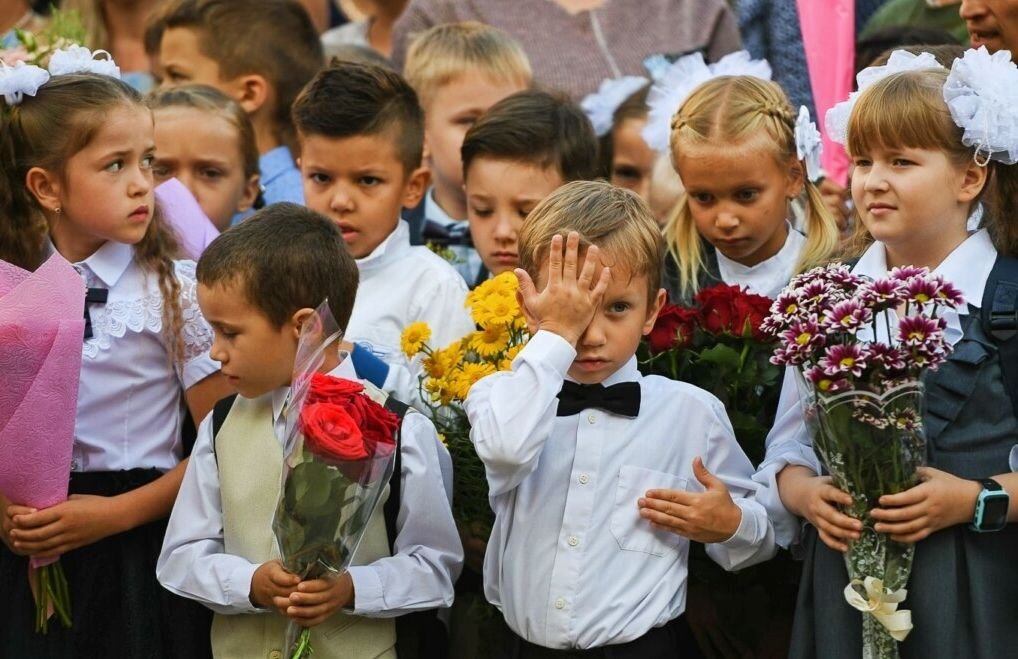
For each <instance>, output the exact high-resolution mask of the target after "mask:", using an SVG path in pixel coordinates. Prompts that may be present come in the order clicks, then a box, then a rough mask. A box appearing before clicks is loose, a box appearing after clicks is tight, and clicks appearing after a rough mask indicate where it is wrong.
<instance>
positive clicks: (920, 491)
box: [878, 484, 929, 508]
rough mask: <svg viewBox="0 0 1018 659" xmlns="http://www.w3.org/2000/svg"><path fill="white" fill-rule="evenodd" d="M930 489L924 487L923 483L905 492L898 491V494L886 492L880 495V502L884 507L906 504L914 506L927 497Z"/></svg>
mask: <svg viewBox="0 0 1018 659" xmlns="http://www.w3.org/2000/svg"><path fill="white" fill-rule="evenodd" d="M928 490H929V488H928V487H924V486H923V484H919V485H916V486H915V487H913V488H910V489H907V490H905V491H904V492H898V493H897V494H885V495H884V496H882V497H880V499H879V501H878V503H879V504H880V506H881V507H883V508H902V507H904V506H912V505H915V504H917V503H919V502H921V501H923V500H924V499H926V495H927V491H928Z"/></svg>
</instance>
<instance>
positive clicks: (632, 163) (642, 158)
mask: <svg viewBox="0 0 1018 659" xmlns="http://www.w3.org/2000/svg"><path fill="white" fill-rule="evenodd" d="M649 91H650V82H649V81H648V80H647V79H646V78H641V77H639V76H625V77H622V78H615V79H610V80H605V81H604V82H602V83H601V86H600V87H599V88H598V90H597V91H596V92H595V93H593V94H590V95H588V96H587V97H585V98H584V99H583V101H582V102H581V103H580V107H581V108H583V111H584V112H585V113H586V114H587V117H588V118H589V119H590V122H591V124H592V125H593V126H594V132H595V133H596V134H597V138H598V147H599V149H598V153H599V155H600V161H601V171H602V172H603V173H604V175H605V176H606V178H608V180H609V181H611V184H612V185H617V186H619V187H621V188H627V189H629V190H632V191H633V192H635V193H636V194H638V195H640V197H642V198H643V200H644V201H648V200H649V198H650V182H651V173H652V170H653V168H654V160H655V154H654V151H653V150H651V148H650V147H649V146H647V143H646V142H645V141H644V139H643V135H642V134H641V133H642V132H643V129H644V127H645V126H646V125H647V112H648V108H647V93H648V92H649Z"/></svg>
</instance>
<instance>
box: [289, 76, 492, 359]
mask: <svg viewBox="0 0 1018 659" xmlns="http://www.w3.org/2000/svg"><path fill="white" fill-rule="evenodd" d="M293 118H294V123H295V124H296V126H297V133H298V136H299V138H300V169H301V174H302V176H303V177H304V197H305V200H306V203H307V206H308V208H310V209H312V210H315V211H318V212H319V213H321V214H322V215H325V216H326V217H328V218H329V219H331V220H332V221H333V222H334V223H336V225H337V226H338V227H339V229H340V231H341V232H342V233H343V239H344V240H345V241H346V246H347V249H349V251H350V253H351V254H352V255H353V257H354V258H355V259H356V260H357V269H358V270H359V271H360V286H359V289H358V291H357V300H356V302H354V306H353V315H352V316H351V317H350V324H349V325H348V326H347V328H346V335H345V336H344V338H345V339H347V340H349V341H354V342H359V343H360V342H363V343H368V344H370V345H371V346H372V348H373V349H374V350H375V351H376V352H377V353H379V354H381V355H383V356H384V355H386V354H392V353H398V350H399V345H400V336H401V335H402V332H403V329H404V328H405V327H406V326H407V325H409V324H411V323H413V322H417V321H424V322H427V323H428V325H429V326H430V327H431V331H432V338H431V344H432V345H434V346H436V347H445V345H447V344H448V343H451V342H452V341H454V340H457V339H460V338H462V337H463V336H465V335H466V334H468V333H470V332H471V331H473V329H474V324H473V321H471V319H470V314H469V312H468V311H467V309H466V307H465V306H464V302H465V300H466V294H467V288H466V285H465V283H464V282H463V278H462V277H460V276H459V274H458V273H457V272H456V271H455V270H454V269H453V268H452V266H450V265H449V264H448V263H446V261H445V260H444V259H442V258H441V257H440V256H438V255H436V254H434V253H432V252H431V251H430V250H428V249H427V248H426V247H411V246H410V231H409V227H408V226H407V224H406V222H402V221H400V209H401V208H403V207H413V206H416V205H417V203H418V202H419V201H420V199H421V196H422V195H423V194H424V190H425V188H426V187H427V184H428V172H427V170H426V169H424V168H423V167H421V152H422V150H423V140H424V137H423V123H424V118H423V115H422V112H421V106H420V104H419V103H418V102H417V95H416V94H415V93H414V90H413V89H411V88H410V86H409V85H407V83H406V81H404V80H403V78H401V77H400V76H399V75H398V74H396V73H393V72H392V71H390V70H388V69H385V68H383V67H380V66H375V65H371V64H358V63H354V62H340V63H337V64H334V65H333V66H331V67H330V68H328V69H326V70H324V71H322V72H321V73H319V74H318V75H317V76H316V77H315V78H314V80H312V81H311V83H310V84H309V85H308V86H307V87H306V88H305V89H304V91H303V92H302V93H301V95H300V97H299V98H298V99H297V101H296V103H294V106H293Z"/></svg>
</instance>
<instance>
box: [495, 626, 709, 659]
mask: <svg viewBox="0 0 1018 659" xmlns="http://www.w3.org/2000/svg"><path fill="white" fill-rule="evenodd" d="M509 656H510V657H511V659H700V656H701V655H700V650H699V649H698V648H697V646H696V640H695V639H694V638H693V633H692V632H691V631H690V630H689V624H688V623H687V622H686V616H685V615H681V616H679V617H678V618H676V619H675V620H672V621H671V622H669V623H668V624H666V625H663V626H661V627H655V628H654V629H651V630H650V631H649V632H647V633H646V634H644V635H643V636H641V637H640V638H637V639H634V640H632V641H629V642H628V643H620V644H618V645H605V646H602V647H599V648H592V649H589V650H552V649H550V648H546V647H542V646H540V645H534V644H533V643H530V642H528V641H526V640H524V639H522V638H520V637H519V636H516V638H515V643H514V647H513V649H512V651H511V653H510V655H509Z"/></svg>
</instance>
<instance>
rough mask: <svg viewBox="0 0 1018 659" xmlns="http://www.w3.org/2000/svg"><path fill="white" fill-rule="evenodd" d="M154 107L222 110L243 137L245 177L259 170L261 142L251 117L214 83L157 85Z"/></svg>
mask: <svg viewBox="0 0 1018 659" xmlns="http://www.w3.org/2000/svg"><path fill="white" fill-rule="evenodd" d="M148 106H149V107H150V108H152V109H153V110H161V109H163V108H195V109H196V110H202V111H204V112H210V113H217V114H220V115H222V116H224V117H226V119H227V120H228V121H229V122H230V123H232V124H233V125H234V127H235V128H236V129H237V137H238V139H239V141H240V156H241V159H242V160H243V165H244V178H245V179H250V178H251V177H252V176H254V175H255V174H257V173H258V172H259V169H258V142H257V140H255V132H254V126H252V125H251V117H249V116H247V112H244V108H242V107H240V104H239V103H237V102H236V101H234V100H233V99H232V98H230V97H229V96H227V95H226V94H224V93H223V92H221V91H219V90H218V89H216V88H214V87H209V86H207V85H181V86H180V87H170V88H168V89H157V90H156V91H154V92H152V95H151V96H149V98H148Z"/></svg>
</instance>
